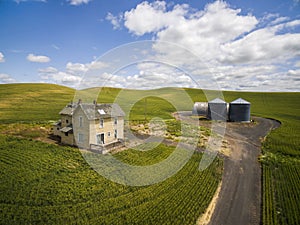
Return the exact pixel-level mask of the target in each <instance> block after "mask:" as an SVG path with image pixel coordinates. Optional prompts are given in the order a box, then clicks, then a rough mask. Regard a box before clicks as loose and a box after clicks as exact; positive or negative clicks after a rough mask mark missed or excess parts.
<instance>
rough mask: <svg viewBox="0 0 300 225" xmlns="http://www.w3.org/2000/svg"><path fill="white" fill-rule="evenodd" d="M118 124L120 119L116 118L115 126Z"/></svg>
mask: <svg viewBox="0 0 300 225" xmlns="http://www.w3.org/2000/svg"><path fill="white" fill-rule="evenodd" d="M117 124H118V118H117V117H116V118H115V125H117Z"/></svg>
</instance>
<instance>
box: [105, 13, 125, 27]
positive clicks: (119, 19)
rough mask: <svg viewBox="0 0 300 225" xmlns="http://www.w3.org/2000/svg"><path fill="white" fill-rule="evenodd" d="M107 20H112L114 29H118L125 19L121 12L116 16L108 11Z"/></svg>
mask: <svg viewBox="0 0 300 225" xmlns="http://www.w3.org/2000/svg"><path fill="white" fill-rule="evenodd" d="M105 19H106V20H108V21H110V23H111V24H112V25H113V29H114V30H117V29H119V28H120V27H121V22H122V19H123V15H122V14H119V15H118V16H114V15H113V14H111V13H110V12H109V13H107V15H106V17H105Z"/></svg>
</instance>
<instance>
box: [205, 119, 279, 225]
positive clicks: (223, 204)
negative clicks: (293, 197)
mask: <svg viewBox="0 0 300 225" xmlns="http://www.w3.org/2000/svg"><path fill="white" fill-rule="evenodd" d="M254 120H255V121H256V122H257V124H256V125H253V124H252V125H251V124H242V123H227V127H226V135H225V138H226V139H227V141H228V142H229V144H230V148H231V150H232V152H231V155H230V156H229V157H225V158H224V172H223V177H222V187H221V191H220V193H219V198H218V201H217V204H216V207H215V209H214V212H213V215H212V217H211V220H210V223H209V225H259V224H260V218H261V167H260V164H259V162H258V156H259V154H260V153H261V140H262V138H263V137H265V136H266V135H267V134H268V133H269V131H270V130H271V129H275V128H277V127H279V126H280V123H279V122H278V121H275V120H271V119H264V118H259V117H256V118H254Z"/></svg>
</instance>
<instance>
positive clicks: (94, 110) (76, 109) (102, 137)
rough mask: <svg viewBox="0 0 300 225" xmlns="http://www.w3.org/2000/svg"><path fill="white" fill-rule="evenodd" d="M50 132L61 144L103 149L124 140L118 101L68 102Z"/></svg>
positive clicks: (121, 114)
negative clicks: (107, 102) (108, 102)
mask: <svg viewBox="0 0 300 225" xmlns="http://www.w3.org/2000/svg"><path fill="white" fill-rule="evenodd" d="M59 114H60V115H61V119H60V120H59V121H58V122H57V123H56V124H55V125H54V128H53V134H54V135H56V136H58V137H60V140H61V143H62V144H66V145H71V146H78V147H79V148H83V149H90V150H98V151H104V150H106V149H108V148H111V147H115V146H118V145H120V144H122V142H123V140H124V116H125V113H124V111H123V110H122V109H121V108H120V106H119V105H118V104H115V103H113V104H106V103H105V104H97V102H95V101H94V103H82V102H81V100H79V102H78V103H76V104H74V103H70V104H68V105H67V106H66V107H65V108H63V109H62V110H61V111H60V113H59Z"/></svg>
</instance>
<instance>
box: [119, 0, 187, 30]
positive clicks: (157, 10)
mask: <svg viewBox="0 0 300 225" xmlns="http://www.w3.org/2000/svg"><path fill="white" fill-rule="evenodd" d="M186 7H187V6H186V5H176V6H174V8H173V10H172V11H167V10H166V2H164V1H155V2H153V3H148V2H142V3H140V4H139V5H137V6H136V8H134V9H131V10H130V11H127V12H125V13H124V20H125V23H124V25H125V27H127V28H128V29H129V31H130V32H132V33H134V34H136V35H143V34H145V33H151V32H157V31H159V30H161V29H162V28H165V27H168V26H170V25H172V24H176V22H177V21H178V20H179V19H181V18H183V17H184V15H185V14H186V12H187V9H186Z"/></svg>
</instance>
